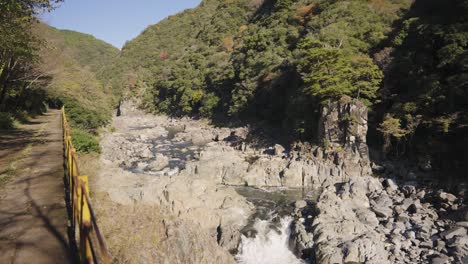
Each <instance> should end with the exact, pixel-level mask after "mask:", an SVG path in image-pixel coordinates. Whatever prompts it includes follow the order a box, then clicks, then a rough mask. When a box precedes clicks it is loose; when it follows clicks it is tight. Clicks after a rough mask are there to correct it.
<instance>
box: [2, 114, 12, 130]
mask: <svg viewBox="0 0 468 264" xmlns="http://www.w3.org/2000/svg"><path fill="white" fill-rule="evenodd" d="M13 128H15V126H14V119H13V115H12V114H11V113H6V112H0V129H6V130H10V129H13Z"/></svg>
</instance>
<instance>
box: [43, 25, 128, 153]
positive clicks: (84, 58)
mask: <svg viewBox="0 0 468 264" xmlns="http://www.w3.org/2000/svg"><path fill="white" fill-rule="evenodd" d="M35 31H36V34H37V35H38V36H40V37H41V38H42V39H44V41H45V47H44V48H42V49H41V51H40V58H41V60H40V64H39V67H40V68H41V71H42V72H44V73H45V74H47V75H48V76H49V77H50V81H49V84H48V86H47V88H46V92H47V95H48V97H49V98H50V99H49V100H50V101H52V102H55V104H59V105H60V104H64V105H65V107H66V108H67V111H68V115H69V117H70V119H71V122H72V124H73V126H74V127H75V128H77V129H78V128H79V129H80V130H75V134H76V135H78V137H79V136H82V137H84V138H85V140H87V141H89V142H90V144H91V145H89V146H84V145H83V144H79V143H78V142H77V144H76V147H77V148H78V149H79V150H82V151H91V150H98V146H97V141H96V140H94V137H93V136H91V135H89V134H88V132H94V131H95V130H96V129H97V128H99V127H100V126H102V125H104V124H106V123H107V122H108V120H109V119H110V116H111V111H112V109H113V105H114V104H115V96H114V90H113V89H112V87H111V86H110V85H109V78H108V77H107V76H106V75H105V72H106V70H105V69H106V68H107V67H110V66H111V65H112V64H113V63H114V61H115V59H116V57H117V56H118V54H119V50H118V49H117V48H115V47H113V46H112V45H110V44H107V43H105V42H103V41H101V40H98V39H96V38H94V37H93V36H90V35H87V34H83V33H79V32H74V31H70V30H58V29H55V28H53V27H50V26H48V25H45V24H38V25H37V26H36V28H35ZM77 140H79V138H78V139H77ZM85 143H86V142H85Z"/></svg>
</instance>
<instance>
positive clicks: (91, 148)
mask: <svg viewBox="0 0 468 264" xmlns="http://www.w3.org/2000/svg"><path fill="white" fill-rule="evenodd" d="M72 143H73V146H74V147H75V148H76V150H77V151H78V152H81V153H93V152H95V153H99V152H101V147H100V146H99V138H98V137H97V136H94V135H92V134H91V133H89V132H87V131H85V130H82V129H73V130H72Z"/></svg>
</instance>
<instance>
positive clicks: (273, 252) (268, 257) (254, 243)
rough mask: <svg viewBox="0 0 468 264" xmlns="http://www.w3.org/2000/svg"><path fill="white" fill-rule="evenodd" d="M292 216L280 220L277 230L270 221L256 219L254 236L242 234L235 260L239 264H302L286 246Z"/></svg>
mask: <svg viewBox="0 0 468 264" xmlns="http://www.w3.org/2000/svg"><path fill="white" fill-rule="evenodd" d="M291 222H292V218H291V217H290V216H285V217H283V218H282V219H281V221H280V226H279V227H278V229H279V232H278V231H277V230H275V228H272V225H273V224H272V221H271V219H270V220H261V219H259V218H257V219H256V221H255V224H254V226H253V227H254V229H255V230H256V231H257V233H256V235H255V237H247V236H244V235H242V238H241V243H240V244H239V253H238V254H237V255H236V261H237V263H239V264H304V263H305V262H304V261H303V260H301V259H298V258H297V257H296V256H295V255H294V254H293V252H292V251H291V250H290V249H289V247H288V241H289V236H290V233H291V231H290V225H291Z"/></svg>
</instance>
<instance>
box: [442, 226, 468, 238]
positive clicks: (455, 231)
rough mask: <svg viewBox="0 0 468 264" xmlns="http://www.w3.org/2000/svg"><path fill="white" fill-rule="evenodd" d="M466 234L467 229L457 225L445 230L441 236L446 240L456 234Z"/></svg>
mask: <svg viewBox="0 0 468 264" xmlns="http://www.w3.org/2000/svg"><path fill="white" fill-rule="evenodd" d="M465 235H466V229H465V228H463V227H455V228H452V229H449V230H447V231H444V232H442V233H441V234H440V236H441V237H442V238H444V239H445V240H448V239H451V238H453V237H454V236H465Z"/></svg>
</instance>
